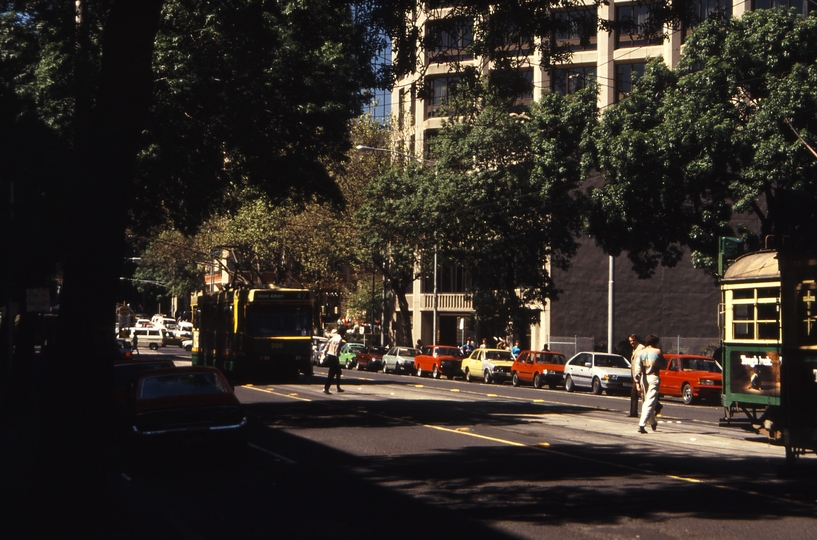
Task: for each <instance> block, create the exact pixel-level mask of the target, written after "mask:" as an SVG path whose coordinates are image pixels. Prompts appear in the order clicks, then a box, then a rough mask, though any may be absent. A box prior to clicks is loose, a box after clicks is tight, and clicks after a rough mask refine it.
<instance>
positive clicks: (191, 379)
mask: <svg viewBox="0 0 817 540" xmlns="http://www.w3.org/2000/svg"><path fill="white" fill-rule="evenodd" d="M130 398H131V400H130V419H129V426H130V436H131V442H132V443H133V447H132V448H133V449H134V450H135V451H137V452H139V453H142V452H144V451H167V450H176V449H179V447H181V448H182V449H184V450H191V451H192V450H198V449H200V448H219V449H224V450H228V451H240V450H242V449H243V448H245V447H246V445H247V416H246V414H244V409H243V408H242V407H241V403H240V402H239V401H238V398H236V396H235V393H234V392H233V388H232V387H231V386H230V384H229V383H228V382H227V379H226V378H225V377H224V375H223V374H222V373H221V371H219V370H218V369H216V368H214V367H208V366H191V367H176V368H170V369H156V370H148V371H143V372H141V373H139V374H138V375H137V376H136V380H135V382H134V383H133V385H132V392H131V395H130Z"/></svg>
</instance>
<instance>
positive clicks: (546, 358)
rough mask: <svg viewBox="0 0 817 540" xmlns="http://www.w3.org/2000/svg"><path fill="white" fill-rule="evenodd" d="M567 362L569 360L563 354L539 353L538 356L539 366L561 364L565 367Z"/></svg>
mask: <svg viewBox="0 0 817 540" xmlns="http://www.w3.org/2000/svg"><path fill="white" fill-rule="evenodd" d="M565 362H567V358H565V356H564V355H563V354H542V353H539V354H537V355H536V363H537V364H560V365H564V363H565Z"/></svg>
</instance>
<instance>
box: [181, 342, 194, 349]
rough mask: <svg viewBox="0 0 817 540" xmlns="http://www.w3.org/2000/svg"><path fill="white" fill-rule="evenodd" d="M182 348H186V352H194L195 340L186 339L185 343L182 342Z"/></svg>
mask: <svg viewBox="0 0 817 540" xmlns="http://www.w3.org/2000/svg"><path fill="white" fill-rule="evenodd" d="M181 346H182V347H184V350H185V351H192V350H193V340H192V339H185V340H184V341H182V344H181Z"/></svg>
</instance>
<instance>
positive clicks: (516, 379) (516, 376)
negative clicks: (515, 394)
mask: <svg viewBox="0 0 817 540" xmlns="http://www.w3.org/2000/svg"><path fill="white" fill-rule="evenodd" d="M511 382H512V383H513V385H514V386H519V374H518V373H517V372H515V371H514V372H513V377H512V378H511Z"/></svg>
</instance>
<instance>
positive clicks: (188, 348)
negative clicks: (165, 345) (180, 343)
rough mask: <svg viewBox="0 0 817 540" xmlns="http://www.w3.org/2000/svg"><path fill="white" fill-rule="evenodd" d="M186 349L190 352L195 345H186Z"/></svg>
mask: <svg viewBox="0 0 817 540" xmlns="http://www.w3.org/2000/svg"><path fill="white" fill-rule="evenodd" d="M184 350H185V351H187V352H190V351H192V350H193V346H192V345H188V346H186V347H185V348H184Z"/></svg>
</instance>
